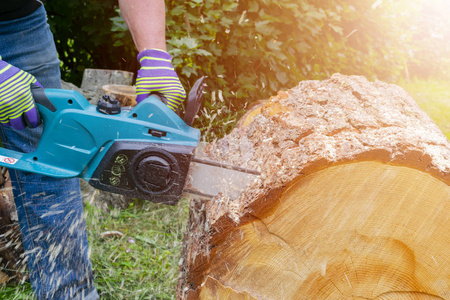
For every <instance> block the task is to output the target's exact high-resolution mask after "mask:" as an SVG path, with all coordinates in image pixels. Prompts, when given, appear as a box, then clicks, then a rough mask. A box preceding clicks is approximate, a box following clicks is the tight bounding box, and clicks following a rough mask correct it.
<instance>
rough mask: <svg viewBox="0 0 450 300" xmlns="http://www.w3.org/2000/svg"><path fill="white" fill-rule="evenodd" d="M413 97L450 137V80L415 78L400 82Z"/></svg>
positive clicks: (449, 137)
mask: <svg viewBox="0 0 450 300" xmlns="http://www.w3.org/2000/svg"><path fill="white" fill-rule="evenodd" d="M399 85H400V86H401V87H403V88H404V89H405V90H406V91H407V92H408V93H409V94H410V95H411V97H412V98H413V99H414V100H415V101H416V102H417V104H419V106H420V107H421V108H422V109H423V110H424V111H425V112H426V113H427V114H428V115H429V116H430V118H431V119H432V120H433V121H434V122H435V123H436V125H437V126H439V128H440V129H441V131H442V132H443V133H444V134H445V136H447V138H448V139H450V82H448V81H440V80H413V81H411V82H400V83H399Z"/></svg>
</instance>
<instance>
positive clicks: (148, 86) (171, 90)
mask: <svg viewBox="0 0 450 300" xmlns="http://www.w3.org/2000/svg"><path fill="white" fill-rule="evenodd" d="M137 58H138V61H139V63H140V64H141V69H140V70H139V71H138V75H137V79H136V94H137V97H136V102H137V103H139V102H141V101H142V100H144V99H145V98H147V97H148V95H149V94H150V93H152V92H156V93H159V94H161V95H163V97H164V98H165V99H163V101H164V100H165V101H164V102H165V103H166V105H167V106H168V107H169V108H171V109H172V110H173V111H177V109H178V106H180V104H181V103H182V102H183V101H184V99H185V98H186V92H185V90H184V88H183V86H182V85H181V82H180V80H179V79H178V76H177V73H175V71H174V69H173V67H172V63H171V60H172V58H171V57H170V54H169V53H167V52H165V51H163V50H158V49H149V50H144V51H142V52H141V53H139V54H138V57H137Z"/></svg>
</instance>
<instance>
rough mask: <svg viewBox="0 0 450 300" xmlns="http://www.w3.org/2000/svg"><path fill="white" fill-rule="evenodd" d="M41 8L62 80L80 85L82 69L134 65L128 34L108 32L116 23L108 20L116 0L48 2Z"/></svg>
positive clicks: (114, 13)
mask: <svg viewBox="0 0 450 300" xmlns="http://www.w3.org/2000/svg"><path fill="white" fill-rule="evenodd" d="M45 8H46V10H47V14H48V19H49V24H50V27H51V29H52V31H53V33H54V37H55V42H56V48H57V50H58V54H59V58H60V60H61V71H62V78H63V79H64V80H66V81H69V82H72V83H75V84H77V85H80V83H81V79H82V75H83V70H84V69H85V68H104V69H123V70H133V69H136V68H137V62H135V60H136V59H135V57H136V53H135V52H134V47H133V44H132V39H131V37H130V34H129V33H128V32H126V31H125V30H122V31H120V32H118V33H117V32H114V31H113V32H112V30H115V29H116V28H117V26H119V24H120V22H118V21H116V22H114V21H115V20H110V18H113V17H117V12H116V9H117V1H116V0H103V1H97V0H85V1H78V0H66V1H48V2H46V4H45ZM114 26H116V27H114Z"/></svg>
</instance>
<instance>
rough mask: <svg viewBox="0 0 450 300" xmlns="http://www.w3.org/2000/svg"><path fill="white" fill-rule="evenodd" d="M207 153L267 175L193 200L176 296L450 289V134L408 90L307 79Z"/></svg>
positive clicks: (353, 295) (418, 293)
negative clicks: (239, 188) (231, 192)
mask: <svg viewBox="0 0 450 300" xmlns="http://www.w3.org/2000/svg"><path fill="white" fill-rule="evenodd" d="M208 155H209V158H211V159H221V160H224V161H225V162H227V163H231V164H236V165H239V166H242V167H246V168H250V169H257V170H260V171H261V173H262V175H261V176H260V178H259V179H258V180H257V181H255V182H253V183H252V184H250V185H249V186H248V187H247V189H246V190H245V191H243V193H242V194H241V196H240V197H239V198H238V199H226V198H225V197H224V196H221V195H217V196H216V197H215V198H214V199H212V200H193V201H192V202H191V207H190V220H189V225H188V228H187V233H186V236H185V241H184V244H183V253H182V259H181V262H180V270H179V281H178V287H177V297H178V298H179V299H449V298H450V259H449V257H450V247H448V245H449V244H450V218H449V217H448V211H449V209H450V187H449V184H450V143H449V141H448V140H447V138H446V137H445V136H444V135H443V134H442V133H441V132H440V130H439V129H438V128H437V126H436V125H435V124H434V123H433V122H432V121H431V120H430V118H429V117H428V116H427V115H426V114H425V113H424V112H423V111H422V110H421V109H420V108H419V107H418V105H417V104H416V103H415V102H414V100H413V99H411V97H410V96H409V95H408V94H407V93H406V92H405V91H403V90H402V89H401V88H399V87H397V86H395V85H389V84H385V83H382V82H379V81H376V82H369V81H367V80H366V79H365V78H364V77H359V76H343V75H340V74H335V75H333V76H332V77H331V79H329V80H325V81H304V82H301V83H300V84H299V85H298V86H297V87H295V88H293V89H291V90H289V91H287V92H279V94H278V95H277V96H276V97H272V98H271V99H270V100H269V101H268V102H267V103H265V104H264V105H263V107H262V109H261V113H259V114H255V115H253V116H252V117H251V119H250V121H249V122H247V124H246V125H245V126H240V127H237V128H236V129H235V130H233V132H232V133H231V134H230V135H228V136H226V137H225V138H223V139H221V140H219V141H217V142H216V143H214V144H211V145H209V147H208Z"/></svg>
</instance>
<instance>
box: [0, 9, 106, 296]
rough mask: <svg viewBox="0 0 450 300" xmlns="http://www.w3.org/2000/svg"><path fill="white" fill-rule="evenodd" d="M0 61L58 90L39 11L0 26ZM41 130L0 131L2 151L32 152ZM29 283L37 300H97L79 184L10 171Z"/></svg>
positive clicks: (50, 42)
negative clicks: (3, 148)
mask: <svg viewBox="0 0 450 300" xmlns="http://www.w3.org/2000/svg"><path fill="white" fill-rule="evenodd" d="M0 55H1V56H2V59H3V60H5V61H6V62H9V63H11V64H13V65H15V66H16V67H18V68H20V69H23V70H25V71H27V72H29V73H31V74H33V75H34V76H35V77H36V79H37V80H38V81H39V82H40V83H41V84H42V85H43V86H44V87H47V88H60V87H61V83H60V73H59V60H58V58H57V53H56V49H55V46H54V42H53V36H52V34H51V32H50V30H49V26H48V24H47V18H46V12H45V10H44V7H43V6H41V8H39V9H38V10H37V11H35V12H34V13H33V14H31V15H29V16H27V17H24V18H22V19H18V20H13V21H4V22H0ZM42 129H43V128H42V125H41V126H39V127H38V128H34V129H25V130H22V131H16V130H13V129H12V128H8V127H3V126H0V133H1V135H2V140H3V144H4V146H6V147H8V148H10V149H13V150H17V151H21V152H31V151H34V149H36V147H37V145H38V143H39V139H40V136H41V134H42ZM9 172H10V176H11V181H12V184H13V188H14V189H13V191H14V199H15V202H16V206H17V212H18V216H19V223H20V228H21V232H22V239H23V244H24V248H25V251H26V254H27V259H28V267H29V269H30V272H31V284H32V286H33V289H34V291H35V293H36V296H37V298H38V299H87V300H91V299H98V294H97V291H96V290H95V287H94V285H93V276H92V270H91V264H90V261H89V256H88V241H87V234H86V224H85V221H84V216H83V206H82V201H81V193H80V186H79V180H78V179H64V180H61V179H55V178H50V177H46V176H41V175H36V174H32V173H27V172H21V171H16V170H12V169H10V170H9Z"/></svg>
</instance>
